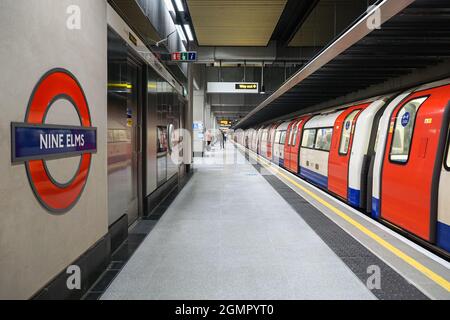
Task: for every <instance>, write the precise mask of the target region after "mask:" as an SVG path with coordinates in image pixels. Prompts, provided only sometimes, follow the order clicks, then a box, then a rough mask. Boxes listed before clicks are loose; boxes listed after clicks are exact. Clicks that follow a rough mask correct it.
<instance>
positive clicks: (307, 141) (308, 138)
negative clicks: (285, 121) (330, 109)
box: [302, 129, 317, 149]
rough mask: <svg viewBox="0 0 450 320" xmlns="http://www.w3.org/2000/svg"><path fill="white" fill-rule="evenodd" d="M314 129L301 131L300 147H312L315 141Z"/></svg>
mask: <svg viewBox="0 0 450 320" xmlns="http://www.w3.org/2000/svg"><path fill="white" fill-rule="evenodd" d="M316 131H317V130H316V129H308V130H305V132H304V133H303V140H302V147H303V148H310V149H314V144H315V141H316Z"/></svg>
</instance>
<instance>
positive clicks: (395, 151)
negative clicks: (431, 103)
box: [390, 97, 427, 163]
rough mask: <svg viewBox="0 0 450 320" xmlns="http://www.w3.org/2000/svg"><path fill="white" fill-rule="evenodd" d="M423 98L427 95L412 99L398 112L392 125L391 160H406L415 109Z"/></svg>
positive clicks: (403, 161)
mask: <svg viewBox="0 0 450 320" xmlns="http://www.w3.org/2000/svg"><path fill="white" fill-rule="evenodd" d="M425 100H427V97H423V98H418V99H415V100H412V101H410V102H408V103H407V104H406V105H405V106H403V108H401V109H400V111H399V112H398V114H397V118H396V121H395V127H394V138H393V139H392V146H391V154H390V159H391V161H394V162H400V163H406V162H408V158H409V151H410V148H411V142H412V135H413V132H414V125H415V122H416V115H417V110H419V107H420V106H421V105H422V104H423V103H424V102H425Z"/></svg>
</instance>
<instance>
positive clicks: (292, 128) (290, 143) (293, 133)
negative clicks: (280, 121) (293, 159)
mask: <svg viewBox="0 0 450 320" xmlns="http://www.w3.org/2000/svg"><path fill="white" fill-rule="evenodd" d="M296 128H297V122H295V123H294V124H293V125H292V127H291V131H290V133H289V134H290V136H289V145H290V146H293V145H294V144H293V142H294V136H295V135H296Z"/></svg>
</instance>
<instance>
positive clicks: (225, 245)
mask: <svg viewBox="0 0 450 320" xmlns="http://www.w3.org/2000/svg"><path fill="white" fill-rule="evenodd" d="M196 162H197V163H196V165H195V167H196V170H197V172H196V173H195V175H194V176H193V177H192V179H191V181H190V182H189V183H188V185H187V186H186V187H185V188H184V189H183V190H182V191H181V193H180V194H179V195H178V197H177V198H176V199H175V201H174V202H173V203H172V205H171V206H170V207H169V209H168V210H167V211H166V213H165V214H164V216H163V217H162V218H161V220H160V221H159V223H158V224H157V225H156V227H155V228H154V229H153V231H152V232H151V233H150V234H149V236H148V237H147V238H146V239H145V240H144V242H143V243H142V245H141V246H140V247H139V248H138V249H137V251H136V253H135V254H134V255H133V256H132V257H131V259H130V261H129V262H128V263H127V264H126V266H125V267H124V269H123V270H122V271H121V272H120V273H119V275H118V276H117V278H116V279H115V280H114V281H113V283H112V284H111V285H110V287H109V288H108V289H107V291H106V292H105V294H104V295H103V297H102V299H105V300H107V299H375V296H374V295H373V294H372V293H371V291H370V290H369V289H367V288H366V286H365V284H364V283H363V282H362V281H361V280H360V279H359V278H358V277H357V276H356V275H355V274H354V273H353V272H352V271H351V270H350V269H349V268H348V267H347V265H346V264H345V263H344V262H343V261H342V260H341V259H340V258H339V257H338V256H337V255H336V254H335V253H334V252H333V251H332V250H331V249H330V248H329V247H328V246H327V244H326V243H324V241H322V240H321V238H320V237H319V236H318V235H317V234H316V233H315V231H314V230H312V229H311V227H309V226H308V224H306V223H305V221H304V220H303V219H302V218H301V217H300V216H299V215H298V214H297V212H295V211H294V210H293V209H292V207H291V206H290V205H289V204H288V203H287V202H286V201H285V199H283V198H282V197H281V196H280V195H279V194H278V193H277V192H275V190H274V189H273V187H272V186H271V185H270V184H269V183H268V182H267V181H266V179H265V178H264V177H263V176H262V175H261V174H260V173H259V172H258V171H257V170H256V169H255V168H254V166H252V164H250V163H249V162H248V161H247V160H245V158H244V156H243V155H242V154H241V153H239V152H238V151H237V150H236V149H235V147H234V146H233V145H231V144H228V145H227V147H226V150H225V152H224V151H222V150H217V149H216V150H213V151H212V152H209V153H207V155H206V158H204V159H197V160H196ZM205 162H206V163H205Z"/></svg>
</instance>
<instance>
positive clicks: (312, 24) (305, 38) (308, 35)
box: [289, 0, 373, 47]
mask: <svg viewBox="0 0 450 320" xmlns="http://www.w3.org/2000/svg"><path fill="white" fill-rule="evenodd" d="M368 2H369V3H371V2H373V1H367V0H320V2H319V4H318V5H317V6H316V7H315V8H314V10H313V11H312V12H311V14H310V15H309V17H308V18H307V19H306V20H305V22H304V23H303V25H302V27H301V28H300V29H299V30H298V32H297V33H296V34H295V36H294V37H293V39H292V41H291V43H290V44H289V45H290V46H292V47H323V46H324V45H326V44H327V43H328V42H330V41H331V40H332V39H334V38H335V37H336V36H337V35H338V34H339V33H341V32H342V31H343V30H344V29H345V28H346V27H347V26H348V25H350V24H351V23H352V22H353V21H355V19H356V18H358V16H359V15H361V14H362V13H363V12H364V11H366V10H367V3H368Z"/></svg>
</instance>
